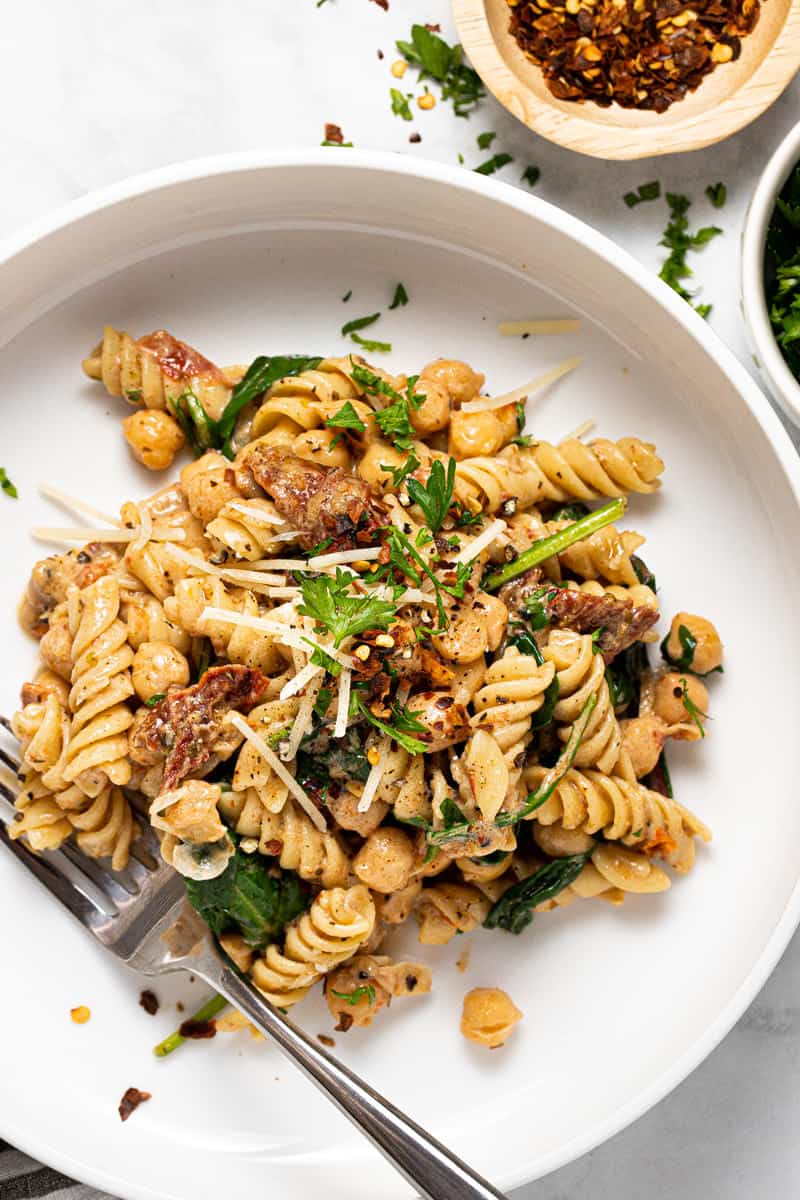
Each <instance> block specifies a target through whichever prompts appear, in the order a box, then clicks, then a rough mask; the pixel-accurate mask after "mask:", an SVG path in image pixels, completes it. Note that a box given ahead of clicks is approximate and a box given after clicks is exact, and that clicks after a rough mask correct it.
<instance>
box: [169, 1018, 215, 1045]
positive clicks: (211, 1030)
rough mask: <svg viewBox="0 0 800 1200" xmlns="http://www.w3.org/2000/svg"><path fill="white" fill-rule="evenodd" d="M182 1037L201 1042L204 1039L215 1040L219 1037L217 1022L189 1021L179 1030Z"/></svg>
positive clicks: (182, 1024)
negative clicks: (214, 1038)
mask: <svg viewBox="0 0 800 1200" xmlns="http://www.w3.org/2000/svg"><path fill="white" fill-rule="evenodd" d="M178 1032H179V1033H180V1035H181V1037H183V1038H187V1039H194V1040H195V1041H201V1040H202V1039H203V1038H213V1037H216V1035H217V1023H216V1021H195V1020H193V1019H191V1018H190V1019H189V1020H188V1021H183V1022H182V1023H181V1026H180V1029H179V1030H178Z"/></svg>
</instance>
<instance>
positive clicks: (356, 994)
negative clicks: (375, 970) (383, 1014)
mask: <svg viewBox="0 0 800 1200" xmlns="http://www.w3.org/2000/svg"><path fill="white" fill-rule="evenodd" d="M331 995H332V996H338V998H339V999H340V1000H346V1001H347V1003H348V1004H350V1005H356V1004H358V1003H359V1001H360V1000H363V998H364V997H365V996H367V997H368V998H369V1003H370V1007H372V1005H373V1004H374V1003H375V988H374V987H373V986H372V984H371V983H368V984H365V985H364V986H362V987H357V988H355V990H354V991H352V992H337V991H336V989H335V988H331Z"/></svg>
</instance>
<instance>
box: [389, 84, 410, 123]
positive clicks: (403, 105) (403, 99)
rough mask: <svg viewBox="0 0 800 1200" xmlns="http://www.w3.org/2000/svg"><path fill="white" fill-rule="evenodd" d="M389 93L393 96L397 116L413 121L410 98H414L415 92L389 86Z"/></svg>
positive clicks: (393, 107) (393, 110) (393, 109)
mask: <svg viewBox="0 0 800 1200" xmlns="http://www.w3.org/2000/svg"><path fill="white" fill-rule="evenodd" d="M389 94H390V96H391V97H392V112H393V113H394V115H395V116H396V117H402V118H403V120H404V121H413V120H414V118H413V116H412V114H411V108H410V106H409V103H408V102H409V100H411V99H412V97H413V95H414V93H413V92H406V93H405V94H403V92H401V91H400V89H399V88H389Z"/></svg>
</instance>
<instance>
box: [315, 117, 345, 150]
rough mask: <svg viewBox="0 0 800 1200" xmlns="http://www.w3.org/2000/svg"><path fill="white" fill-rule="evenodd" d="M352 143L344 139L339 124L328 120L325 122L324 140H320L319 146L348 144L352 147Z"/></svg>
mask: <svg viewBox="0 0 800 1200" xmlns="http://www.w3.org/2000/svg"><path fill="white" fill-rule="evenodd" d="M352 145H353V143H352V142H346V141H345V140H344V134H343V133H342V130H341V126H339V125H334V124H333V123H332V122H330V121H328V122H327V123H326V125H325V139H324V141H322V142H320V146H350V147H351V148H352Z"/></svg>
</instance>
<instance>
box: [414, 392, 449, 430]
mask: <svg viewBox="0 0 800 1200" xmlns="http://www.w3.org/2000/svg"><path fill="white" fill-rule="evenodd" d="M414 391H415V392H416V393H417V394H418V395H420V396H424V397H425V399H424V400H423V402H422V404H420V406H419V408H414V406H413V405H411V406H410V411H409V416H410V418H411V424H412V425H413V426H414V428H415V429H416V431H417V433H421V434H423V436H427V434H429V433H438V432H439V431H440V430H441V429H447V426H448V424H449V421H450V398H449V396H448V394H447V392H446V391H445V389H444V388H442V387H439V385H438V384H436V383H434V381H433V380H432V379H431V380H422V379H420V380H419V382H418V383H417V385H416V387H415V388H414Z"/></svg>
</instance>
